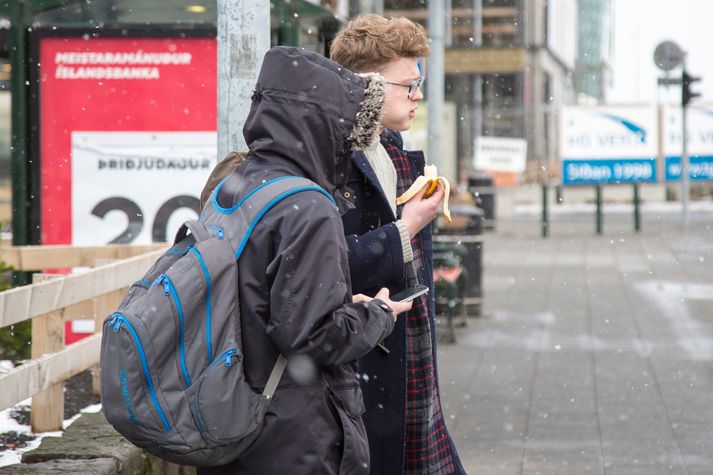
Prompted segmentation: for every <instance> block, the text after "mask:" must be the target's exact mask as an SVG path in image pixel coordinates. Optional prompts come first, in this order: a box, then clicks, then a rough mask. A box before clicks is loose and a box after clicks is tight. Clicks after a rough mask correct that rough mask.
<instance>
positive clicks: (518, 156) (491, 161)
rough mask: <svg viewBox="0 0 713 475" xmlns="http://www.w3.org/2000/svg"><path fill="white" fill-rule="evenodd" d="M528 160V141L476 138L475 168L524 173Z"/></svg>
mask: <svg viewBox="0 0 713 475" xmlns="http://www.w3.org/2000/svg"><path fill="white" fill-rule="evenodd" d="M526 160H527V140H524V139H512V138H501V137H476V139H475V142H474V156H473V168H475V169H476V170H492V171H499V172H514V173H522V172H524V171H525V162H526Z"/></svg>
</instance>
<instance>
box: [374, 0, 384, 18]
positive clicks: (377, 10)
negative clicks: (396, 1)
mask: <svg viewBox="0 0 713 475" xmlns="http://www.w3.org/2000/svg"><path fill="white" fill-rule="evenodd" d="M374 14H376V15H381V16H383V15H384V0H374Z"/></svg>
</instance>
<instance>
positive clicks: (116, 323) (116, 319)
mask: <svg viewBox="0 0 713 475" xmlns="http://www.w3.org/2000/svg"><path fill="white" fill-rule="evenodd" d="M122 323H124V324H126V328H128V329H129V333H131V336H132V337H133V338H134V342H135V343H136V348H138V350H139V359H140V360H141V366H142V368H143V370H144V378H145V379H146V384H147V385H148V387H149V395H150V396H151V400H152V401H153V405H154V407H155V408H156V411H157V412H158V415H159V417H160V418H161V422H163V426H164V427H165V428H166V432H171V426H170V424H169V423H168V419H166V415H165V414H164V413H163V410H162V409H161V405H160V404H159V403H158V397H156V391H155V390H154V387H153V382H152V381H151V372H150V371H149V363H148V361H147V360H146V353H144V346H143V345H142V344H141V339H140V338H139V334H138V333H136V329H134V327H133V325H131V323H130V322H129V320H127V319H126V317H124V315H122V314H120V313H118V312H115V313H114V314H113V318H112V319H111V322H110V323H109V324H110V325H113V330H114V332H118V331H119V328H121V324H122Z"/></svg>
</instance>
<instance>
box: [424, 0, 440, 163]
mask: <svg viewBox="0 0 713 475" xmlns="http://www.w3.org/2000/svg"><path fill="white" fill-rule="evenodd" d="M444 14H445V9H444V5H443V2H428V35H429V37H430V40H431V56H429V58H428V71H427V75H428V81H426V84H427V93H428V98H427V99H428V156H427V157H426V158H427V159H428V161H429V162H431V163H433V164H435V165H436V166H437V167H438V168H439V169H441V170H442V169H443V157H442V156H441V154H442V153H443V148H442V146H441V142H442V140H443V100H444V95H445V93H444V71H443V70H444V62H445V46H444V41H443V30H444V26H445V25H444V23H445V17H444Z"/></svg>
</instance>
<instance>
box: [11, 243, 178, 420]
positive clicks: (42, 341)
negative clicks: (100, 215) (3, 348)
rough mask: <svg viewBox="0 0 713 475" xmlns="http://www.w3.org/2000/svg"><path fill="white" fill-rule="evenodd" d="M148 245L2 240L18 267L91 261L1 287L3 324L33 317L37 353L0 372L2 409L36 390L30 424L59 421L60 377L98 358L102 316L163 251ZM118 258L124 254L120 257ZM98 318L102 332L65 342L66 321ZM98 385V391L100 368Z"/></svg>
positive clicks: (97, 325)
mask: <svg viewBox="0 0 713 475" xmlns="http://www.w3.org/2000/svg"><path fill="white" fill-rule="evenodd" d="M165 248H166V245H165V244H159V245H150V246H127V245H123V246H122V245H109V246H91V247H90V246H85V247H78V246H18V247H7V246H0V260H3V261H5V262H6V263H7V264H9V265H11V266H13V268H14V269H16V270H24V271H29V270H39V269H47V268H57V269H59V268H70V267H93V266H95V264H96V263H97V262H100V263H101V262H107V261H109V262H108V263H105V264H103V265H98V266H96V267H94V268H92V269H90V270H86V271H82V272H79V273H76V274H66V275H64V274H51V275H49V274H40V275H35V276H34V283H33V284H31V285H26V286H23V287H17V288H14V289H10V290H6V291H4V292H0V328H2V327H6V326H9V325H14V324H17V323H20V322H24V321H27V320H32V323H33V325H32V360H31V361H29V362H27V363H25V364H23V365H21V366H18V367H17V368H14V369H12V370H10V371H8V372H7V373H4V374H1V375H0V410H3V409H6V408H8V407H10V406H12V405H14V404H17V403H18V402H20V401H22V400H24V399H27V398H28V397H32V398H33V400H32V430H33V432H45V431H50V430H60V429H61V428H62V419H63V417H62V415H63V412H64V411H63V408H64V395H63V384H62V383H63V382H64V381H65V380H66V379H68V378H70V377H72V376H74V375H75V374H78V373H80V372H82V371H84V370H86V369H89V368H94V367H96V366H97V364H98V363H99V343H100V341H101V334H100V331H101V323H102V321H103V319H104V318H105V317H106V315H107V314H108V313H109V312H111V310H112V309H113V308H116V306H117V305H118V303H119V301H120V299H121V297H122V296H123V294H124V292H125V291H126V289H127V288H128V287H129V286H130V285H131V284H132V283H133V282H135V281H136V280H137V279H139V278H140V277H141V276H142V275H143V274H144V273H145V272H146V270H147V269H148V268H149V267H150V266H151V264H152V263H153V262H154V261H155V260H156V259H157V258H158V257H159V256H160V255H161V254H162V253H163V252H164V250H165ZM116 259H121V260H116ZM76 318H85V319H91V320H94V321H95V328H96V329H97V334H95V335H93V336H91V337H88V338H85V339H83V340H81V341H79V342H77V343H74V344H72V345H69V346H67V347H65V346H64V321H66V320H71V319H76ZM93 387H94V390H95V392H97V393H98V372H95V378H94V383H93Z"/></svg>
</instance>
